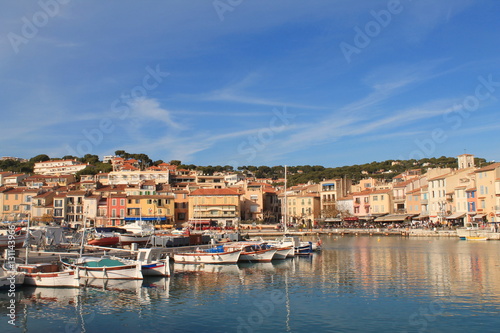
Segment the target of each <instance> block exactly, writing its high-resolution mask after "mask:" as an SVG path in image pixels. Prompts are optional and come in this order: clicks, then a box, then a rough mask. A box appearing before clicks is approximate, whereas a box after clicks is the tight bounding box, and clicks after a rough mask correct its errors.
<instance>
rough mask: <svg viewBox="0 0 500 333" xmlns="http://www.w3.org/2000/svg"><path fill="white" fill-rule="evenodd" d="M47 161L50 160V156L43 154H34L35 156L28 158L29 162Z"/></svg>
mask: <svg viewBox="0 0 500 333" xmlns="http://www.w3.org/2000/svg"><path fill="white" fill-rule="evenodd" d="M47 161H50V157H49V156H48V155H45V154H40V155H36V156H35V157H32V158H30V162H31V163H38V162H47Z"/></svg>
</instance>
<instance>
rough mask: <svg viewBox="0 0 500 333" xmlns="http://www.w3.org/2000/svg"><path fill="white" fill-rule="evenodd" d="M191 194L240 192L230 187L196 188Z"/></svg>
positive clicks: (236, 193)
mask: <svg viewBox="0 0 500 333" xmlns="http://www.w3.org/2000/svg"><path fill="white" fill-rule="evenodd" d="M191 195H239V193H238V192H236V191H234V190H231V189H228V188H213V189H212V188H211V189H208V188H207V189H198V190H195V191H193V192H191Z"/></svg>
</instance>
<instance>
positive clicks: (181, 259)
mask: <svg viewBox="0 0 500 333" xmlns="http://www.w3.org/2000/svg"><path fill="white" fill-rule="evenodd" d="M240 253H241V250H235V251H228V252H221V253H206V252H187V253H174V261H175V262H176V263H185V264H235V263H237V262H238V260H239V258H240Z"/></svg>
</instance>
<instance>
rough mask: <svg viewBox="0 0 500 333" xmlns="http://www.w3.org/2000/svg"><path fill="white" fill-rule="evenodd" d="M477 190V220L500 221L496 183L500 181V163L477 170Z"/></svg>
mask: <svg viewBox="0 0 500 333" xmlns="http://www.w3.org/2000/svg"><path fill="white" fill-rule="evenodd" d="M475 176H476V188H477V205H478V206H477V207H476V208H477V213H478V215H477V216H475V217H474V219H475V220H484V221H487V222H498V221H500V219H499V217H497V214H496V212H497V209H496V208H497V207H496V206H497V203H498V199H497V196H496V182H497V180H498V179H500V163H498V162H497V163H493V164H491V165H488V166H486V167H483V168H480V169H477V170H475Z"/></svg>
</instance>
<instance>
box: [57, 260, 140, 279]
mask: <svg viewBox="0 0 500 333" xmlns="http://www.w3.org/2000/svg"><path fill="white" fill-rule="evenodd" d="M61 262H62V264H63V265H64V266H65V267H68V268H72V269H75V270H76V269H78V270H79V271H80V276H81V277H83V278H95V279H118V280H142V278H143V275H142V268H141V264H140V263H139V262H137V261H134V260H127V259H119V258H115V257H113V258H112V257H110V256H102V257H79V258H76V259H74V258H63V259H61Z"/></svg>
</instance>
